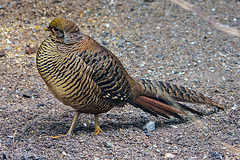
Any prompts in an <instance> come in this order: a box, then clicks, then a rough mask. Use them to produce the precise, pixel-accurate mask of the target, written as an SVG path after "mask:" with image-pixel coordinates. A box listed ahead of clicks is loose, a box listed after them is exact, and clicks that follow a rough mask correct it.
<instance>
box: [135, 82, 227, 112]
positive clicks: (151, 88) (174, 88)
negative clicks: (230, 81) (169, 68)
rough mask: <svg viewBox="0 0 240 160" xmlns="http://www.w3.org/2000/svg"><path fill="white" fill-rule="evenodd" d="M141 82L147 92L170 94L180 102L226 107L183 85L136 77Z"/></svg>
mask: <svg viewBox="0 0 240 160" xmlns="http://www.w3.org/2000/svg"><path fill="white" fill-rule="evenodd" d="M136 81H138V82H139V84H140V85H141V87H142V89H143V90H144V91H145V92H152V93H154V94H156V95H159V96H161V95H163V94H168V95H169V96H170V97H171V98H173V99H174V100H176V101H180V102H190V103H199V104H207V105H212V106H216V107H217V108H219V109H225V107H224V106H223V105H221V104H219V103H217V102H216V101H213V100H212V99H210V98H208V97H207V96H204V95H203V94H201V93H198V92H196V91H194V90H190V89H188V88H186V87H183V86H178V85H174V84H170V83H165V82H161V81H155V80H146V79H136Z"/></svg>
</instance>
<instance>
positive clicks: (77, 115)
mask: <svg viewBox="0 0 240 160" xmlns="http://www.w3.org/2000/svg"><path fill="white" fill-rule="evenodd" d="M79 114H80V112H76V113H75V116H74V119H73V121H72V125H71V127H70V128H69V130H68V133H67V136H72V135H73V129H74V126H75V125H76V122H77V120H78V117H79Z"/></svg>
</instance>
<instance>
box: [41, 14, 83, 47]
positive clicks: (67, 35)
mask: <svg viewBox="0 0 240 160" xmlns="http://www.w3.org/2000/svg"><path fill="white" fill-rule="evenodd" d="M44 30H46V31H50V32H51V36H52V38H53V39H54V40H55V41H57V42H60V43H65V44H73V43H76V42H77V41H78V40H79V39H80V38H81V37H82V33H81V31H80V29H79V28H78V25H77V24H75V23H74V22H72V21H70V20H67V19H64V18H56V19H54V20H53V21H52V22H51V23H50V25H49V26H48V27H47V28H45V29H44Z"/></svg>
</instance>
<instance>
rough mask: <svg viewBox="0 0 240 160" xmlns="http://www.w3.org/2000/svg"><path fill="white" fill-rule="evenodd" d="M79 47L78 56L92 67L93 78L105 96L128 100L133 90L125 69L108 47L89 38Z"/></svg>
mask: <svg viewBox="0 0 240 160" xmlns="http://www.w3.org/2000/svg"><path fill="white" fill-rule="evenodd" d="M86 41H87V42H85V43H84V45H81V47H79V51H78V56H79V57H81V59H83V61H84V62H85V63H86V64H87V65H88V66H90V67H91V68H92V71H93V74H92V78H93V80H94V82H95V83H96V84H97V85H98V86H99V87H100V88H101V90H102V92H103V97H104V98H110V99H115V100H126V99H127V98H128V96H129V94H130V92H131V88H130V84H129V82H128V79H127V76H128V74H127V73H126V71H125V69H124V68H123V66H122V64H121V62H120V61H119V60H118V59H117V58H116V57H115V56H114V55H113V54H112V53H111V52H110V51H109V50H107V49H106V48H104V47H103V46H101V45H100V44H98V43H97V42H96V41H94V40H93V39H91V38H89V39H88V40H86Z"/></svg>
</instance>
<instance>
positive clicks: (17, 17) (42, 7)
mask: <svg viewBox="0 0 240 160" xmlns="http://www.w3.org/2000/svg"><path fill="white" fill-rule="evenodd" d="M189 2H191V3H193V4H194V5H197V6H198V7H199V8H200V9H201V10H202V11H203V12H204V13H206V14H207V15H209V16H212V17H213V18H215V19H216V20H218V21H219V22H220V23H222V24H224V25H226V26H229V27H233V28H235V29H238V30H240V16H239V15H240V14H239V13H240V2H239V1H238V0H231V1H225V0H218V1H215V0H207V1H206V0H203V1H192V0H190V1H189ZM56 17H65V18H68V19H71V20H73V21H75V22H76V23H77V24H79V27H80V28H81V30H82V32H83V33H84V34H87V35H90V36H92V37H93V38H94V39H95V40H97V41H98V42H99V43H101V44H103V45H104V46H105V47H107V48H108V49H110V50H111V51H112V52H114V53H115V54H116V55H117V57H119V58H120V60H121V61H122V63H123V64H124V66H125V67H126V68H127V70H128V71H129V73H130V74H131V75H132V76H133V77H141V78H148V79H157V80H161V81H166V82H171V83H174V84H179V85H183V86H186V87H188V88H191V89H194V90H196V91H198V92H200V93H204V94H205V95H207V96H209V97H211V98H213V99H214V100H216V101H218V102H220V103H221V104H224V105H225V106H226V110H225V111H216V110H215V108H214V107H211V106H205V105H189V106H191V107H193V108H198V109H199V110H200V111H203V112H204V113H205V114H206V115H205V116H203V117H202V118H197V119H199V120H200V121H197V122H192V121H189V120H187V119H186V120H185V121H179V120H177V119H171V120H166V119H164V118H162V117H159V118H155V117H153V116H151V115H149V114H146V113H145V112H143V111H142V110H140V109H136V108H134V107H132V106H130V105H127V106H125V107H124V108H114V109H112V110H111V111H109V112H108V113H105V114H102V115H101V116H100V124H101V128H102V130H103V131H104V132H103V133H100V134H99V135H95V134H94V133H93V132H94V123H93V122H94V117H93V115H88V114H81V116H80V118H79V121H78V124H77V126H76V128H75V129H74V134H75V135H74V136H72V137H60V138H54V137H53V136H57V135H60V134H66V133H67V131H68V129H69V127H70V125H71V122H72V119H73V116H74V110H73V109H72V108H71V107H68V106H64V105H63V104H62V103H61V102H59V101H58V100H57V99H55V98H54V96H53V95H52V94H51V93H50V92H49V91H48V89H47V87H46V86H45V84H44V82H43V80H42V79H41V78H40V76H39V74H38V72H37V68H36V64H35V56H36V55H35V53H30V54H26V51H25V50H26V46H27V45H29V46H30V47H31V48H32V47H35V46H36V45H38V46H39V45H40V44H41V42H42V41H43V39H44V38H45V37H47V36H48V33H47V32H45V31H44V30H43V28H44V27H46V26H47V25H48V24H49V23H50V22H51V20H53V19H54V18H56ZM0 27H1V28H0V37H1V39H0V159H21V160H23V159H94V160H98V159H164V158H173V159H188V160H193V159H236V160H237V159H240V108H239V105H240V96H239V95H240V92H239V88H240V51H239V49H240V43H239V42H240V41H239V37H236V36H233V35H229V34H227V33H225V32H222V31H218V30H216V29H215V28H214V27H213V26H211V25H210V24H209V23H207V22H205V21H204V20H202V19H201V18H198V17H197V16H195V15H193V14H192V13H191V12H188V11H186V10H184V9H182V8H181V7H179V6H176V5H175V4H173V3H171V2H170V1H167V0H162V1H160V0H158V1H157V0H153V2H151V1H150V2H148V1H147V0H145V2H144V0H131V1H116V0H111V1H109V0H106V1H96V0H90V1H76V0H75V1H64V0H63V1H60V0H49V1H48V0H44V1H40V2H38V1H34V0H26V1H22V0H15V1H10V0H6V1H4V2H3V1H0ZM28 52H29V51H28ZM150 120H152V121H155V122H156V129H155V130H154V131H152V132H151V135H146V134H145V132H144V131H143V126H144V125H145V124H146V123H147V122H149V121H150Z"/></svg>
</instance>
